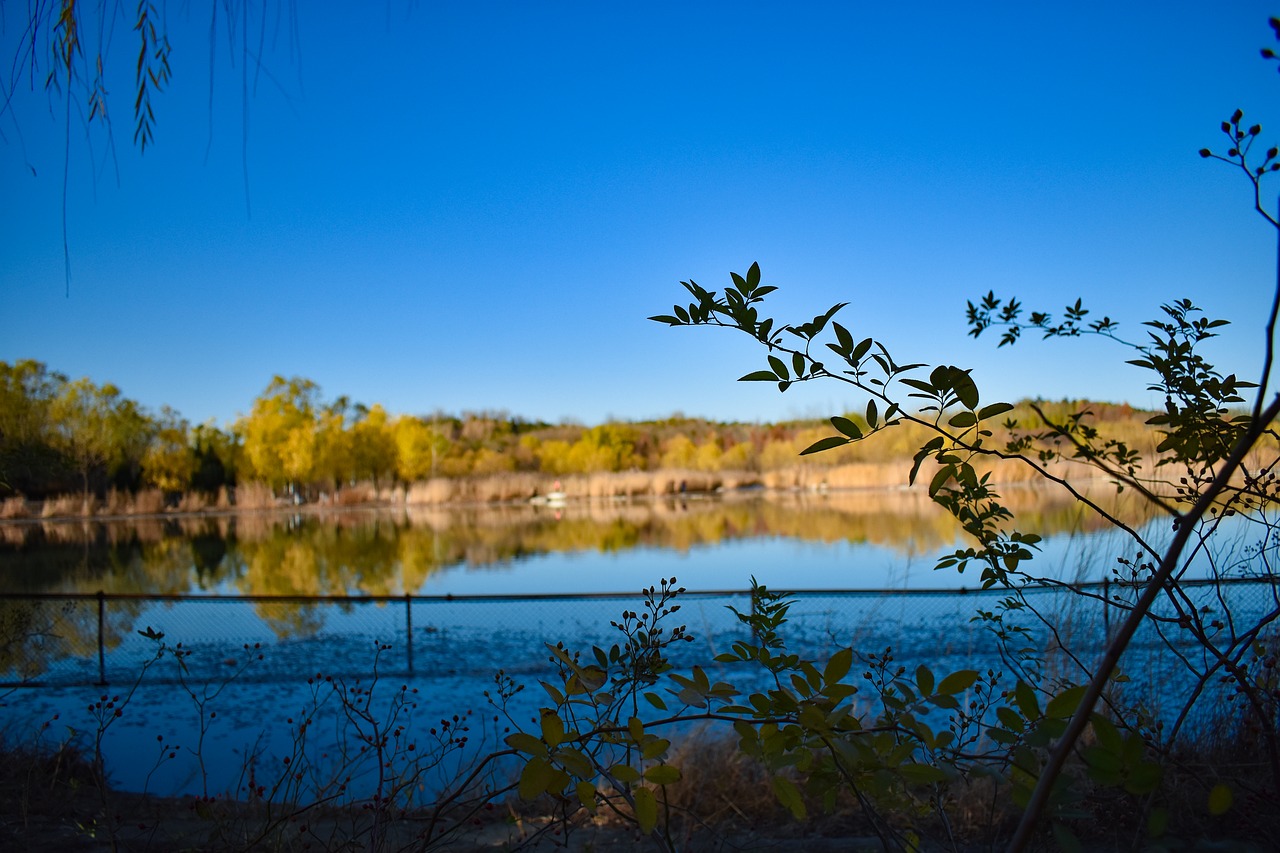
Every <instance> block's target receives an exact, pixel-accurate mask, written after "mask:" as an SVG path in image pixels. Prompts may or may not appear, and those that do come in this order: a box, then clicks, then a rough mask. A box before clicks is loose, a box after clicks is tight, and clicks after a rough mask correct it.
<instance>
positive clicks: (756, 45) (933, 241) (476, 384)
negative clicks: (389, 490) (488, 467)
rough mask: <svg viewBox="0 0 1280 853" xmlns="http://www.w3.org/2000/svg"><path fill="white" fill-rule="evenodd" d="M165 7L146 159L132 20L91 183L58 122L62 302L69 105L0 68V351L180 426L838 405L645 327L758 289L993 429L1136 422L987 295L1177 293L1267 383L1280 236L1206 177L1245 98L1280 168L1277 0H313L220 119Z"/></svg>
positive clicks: (769, 415)
mask: <svg viewBox="0 0 1280 853" xmlns="http://www.w3.org/2000/svg"><path fill="white" fill-rule="evenodd" d="M172 5H173V8H172V9H171V10H169V12H168V28H169V37H170V41H171V43H172V44H173V54H172V59H171V62H172V66H173V71H174V79H173V82H172V84H171V86H170V87H169V89H168V91H167V92H165V93H164V94H163V95H161V96H158V97H157V98H156V100H155V108H156V111H157V118H158V123H157V126H156V129H155V144H154V147H150V148H148V150H147V151H146V153H145V154H144V155H141V156H140V155H139V154H138V152H137V150H136V149H135V148H133V147H132V146H131V144H130V140H131V136H132V115H131V109H132V96H131V93H130V92H131V87H132V67H133V62H134V57H135V55H136V48H135V46H134V41H133V36H132V34H131V33H130V32H129V31H128V28H127V27H121V28H120V29H119V30H118V31H117V33H116V35H115V40H114V41H113V42H112V45H111V52H110V53H109V54H108V59H109V60H111V61H112V62H113V64H114V67H115V69H116V72H117V76H115V77H112V78H111V82H110V91H111V96H112V98H113V100H112V101H111V102H110V107H111V110H112V118H113V122H114V137H115V139H114V144H115V152H116V154H115V158H114V164H115V165H113V159H112V158H111V156H110V155H109V154H108V153H107V150H108V149H107V145H106V137H105V136H104V135H103V133H102V132H101V130H94V131H91V132H90V134H89V135H88V136H87V137H86V135H85V131H84V129H83V127H82V125H81V123H80V122H79V121H78V120H76V119H75V118H73V120H72V128H71V150H70V160H69V183H68V188H67V223H68V232H67V234H68V240H69V246H70V254H71V269H72V273H71V283H70V295H69V296H68V295H67V293H66V281H65V279H64V275H63V257H62V233H61V226H60V222H61V216H62V213H61V198H62V182H61V171H62V163H63V133H64V125H63V124H62V122H61V120H60V115H61V109H62V106H61V102H60V101H58V100H57V99H54V100H53V101H50V99H49V98H48V97H47V96H46V95H45V94H44V92H43V91H42V90H41V87H40V85H39V81H37V85H36V86H35V91H32V89H31V87H30V85H29V81H28V80H27V79H26V78H23V79H22V82H21V84H20V86H19V89H18V93H17V96H16V97H15V99H14V101H13V102H12V105H11V109H10V111H8V112H7V113H5V114H4V115H3V117H2V118H0V132H2V133H3V140H0V198H3V199H4V201H3V202H2V203H0V235H2V236H0V360H7V361H13V360H16V359H20V358H35V359H38V360H41V361H44V362H45V363H47V364H48V365H49V366H50V367H51V368H54V369H57V370H61V371H63V372H65V373H68V374H70V375H72V376H82V375H88V376H90V377H92V378H93V379H94V380H95V381H99V382H103V381H112V382H115V383H116V384H118V385H119V386H120V387H121V388H122V390H123V391H124V393H125V394H127V395H128V396H130V397H133V398H135V399H138V400H139V401H141V402H142V403H143V404H145V405H147V406H149V407H152V408H158V407H159V406H160V405H161V404H164V403H167V404H170V405H173V406H174V407H176V408H177V409H178V410H179V411H181V412H182V413H183V414H184V415H186V416H187V417H188V418H190V419H191V420H192V421H196V422H199V421H204V420H206V419H210V418H212V419H214V420H216V421H218V422H219V423H225V422H228V421H230V420H232V419H233V418H234V417H235V416H236V415H237V413H242V412H246V411H247V410H248V409H249V407H250V405H251V403H252V400H253V398H254V397H255V396H256V395H257V394H259V393H260V392H261V391H262V389H263V388H264V387H265V386H266V385H267V383H268V382H269V381H270V379H271V377H272V375H273V374H277V373H278V374H284V375H302V376H306V377H309V378H311V379H313V380H315V381H316V382H318V383H319V384H320V386H321V387H322V389H323V391H324V393H325V394H326V395H327V396H329V397H333V396H337V395H339V394H346V395H348V396H350V397H351V398H353V399H355V400H359V401H363V402H366V403H373V402H380V403H382V404H383V405H385V406H386V407H387V408H388V409H389V410H390V411H392V412H396V413H427V412H431V411H434V410H445V411H453V412H457V411H463V410H480V409H505V410H508V411H510V412H512V413H514V414H520V415H523V416H526V417H531V418H542V419H547V420H552V421H556V420H561V419H566V418H571V419H576V420H580V421H583V422H587V423H595V422H599V421H601V420H603V419H605V418H609V417H617V418H628V419H642V418H652V417H663V416H666V415H669V414H671V413H673V412H676V411H681V412H684V413H686V414H691V415H704V416H708V417H712V418H716V419H726V420H728V419H734V420H749V421H756V420H776V419H780V418H789V417H800V416H805V417H807V416H822V415H827V414H832V413H836V412H839V411H842V410H844V409H845V408H846V407H849V406H851V405H858V397H857V396H856V395H855V394H851V393H849V392H847V391H846V390H844V389H843V388H841V387H839V386H837V385H834V384H828V385H821V384H817V385H814V386H812V387H799V386H797V387H793V388H792V390H790V391H788V392H787V393H786V394H783V395H780V394H778V393H777V391H776V390H774V389H773V388H772V386H768V385H766V384H763V383H737V382H735V380H736V378H737V377H738V376H740V375H742V374H744V373H747V372H749V371H751V370H756V369H758V368H760V367H762V366H763V362H764V353H763V352H760V351H758V350H757V349H755V348H753V347H752V346H751V345H750V342H749V341H747V340H746V339H745V338H743V339H742V340H738V337H740V336H736V335H733V334H730V333H728V332H723V331H719V332H718V331H716V330H688V329H681V330H671V329H667V328H666V327H663V326H659V325H658V324H655V323H651V322H648V321H646V320H645V317H647V316H649V315H651V314H657V313H666V312H669V311H670V307H671V303H672V302H674V301H676V300H677V299H679V298H680V297H681V296H682V294H683V293H684V291H683V289H682V288H680V287H679V281H680V280H681V279H687V278H693V279H695V280H697V281H698V282H699V283H700V284H702V285H704V286H707V287H713V288H721V287H722V286H723V285H724V283H726V282H727V281H728V273H729V271H730V270H735V271H740V272H741V271H745V270H746V268H747V267H748V266H749V265H750V264H751V263H752V262H753V261H759V262H760V264H761V267H762V269H763V271H764V279H765V282H766V283H769V284H774V285H777V286H779V287H780V288H781V290H780V292H779V293H777V294H776V295H775V297H776V298H775V299H774V300H773V303H774V308H775V310H776V313H777V314H778V315H779V316H780V318H781V319H782V320H788V321H795V322H801V321H804V320H807V319H808V318H810V317H812V316H813V315H814V314H815V313H818V312H819V311H821V310H824V309H825V308H827V307H828V306H830V305H831V304H833V303H835V302H838V301H848V302H850V303H851V304H850V305H849V307H847V308H846V309H844V312H843V313H842V314H841V320H842V322H843V323H844V324H845V325H847V326H849V327H850V329H851V330H852V331H853V332H854V333H855V334H856V335H870V336H874V337H876V338H877V339H879V340H881V341H883V342H884V343H885V344H886V346H888V347H889V349H890V351H891V352H892V353H893V354H894V356H895V357H896V358H897V359H898V360H899V361H902V362H906V361H923V362H930V363H935V362H947V363H954V364H959V365H961V366H964V367H972V368H974V376H975V378H976V379H977V380H978V383H979V386H980V387H981V388H982V389H983V399H984V401H993V400H995V399H1016V398H1020V397H1025V396H1037V395H1038V396H1044V397H1049V398H1059V397H1064V396H1069V397H1081V396H1090V397H1094V398H1100V399H1108V400H1129V401H1131V402H1133V403H1135V404H1139V405H1150V404H1152V403H1154V402H1156V401H1155V400H1153V399H1152V397H1151V395H1150V394H1149V393H1148V392H1147V391H1146V390H1145V384H1146V383H1145V377H1144V376H1143V375H1142V374H1141V372H1140V371H1138V370H1136V369H1135V368H1129V367H1125V366H1123V364H1122V362H1123V360H1124V358H1125V357H1127V356H1126V354H1125V353H1124V352H1123V351H1121V350H1118V349H1117V348H1115V347H1114V346H1109V345H1107V344H1106V343H1105V342H1101V341H1051V342H1047V343H1044V344H1041V343H1039V342H1037V341H1031V340H1028V341H1026V342H1024V343H1022V344H1019V346H1018V347H1017V348H1015V349H1013V350H1012V351H1010V350H1009V349H1008V348H1005V349H1003V350H1000V351H997V350H996V349H995V341H994V340H991V341H987V340H985V339H984V340H981V341H976V342H975V341H973V339H971V338H968V337H966V334H965V326H964V305H965V301H966V300H967V299H970V298H974V297H976V296H978V295H980V294H982V293H985V292H986V291H987V290H989V289H994V290H995V291H996V292H997V293H999V294H1005V295H1015V294H1016V295H1018V296H1019V297H1020V298H1021V299H1022V300H1023V301H1024V302H1025V303H1026V304H1027V305H1028V306H1030V307H1034V308H1045V309H1049V310H1055V311H1060V309H1061V307H1062V305H1064V304H1066V303H1067V302H1070V301H1074V299H1075V298H1076V297H1077V296H1080V297H1083V298H1084V300H1085V302H1086V303H1087V304H1089V305H1091V306H1092V307H1093V308H1094V309H1095V311H1096V312H1097V313H1098V314H1102V313H1106V314H1109V315H1110V316H1111V317H1113V318H1115V319H1118V320H1120V321H1121V323H1122V330H1128V331H1129V332H1130V333H1131V334H1133V335H1134V336H1135V337H1137V336H1138V335H1139V334H1140V332H1139V324H1140V322H1141V321H1142V320H1145V319H1149V318H1151V317H1153V316H1155V313H1156V311H1157V310H1158V306H1159V304H1160V303H1161V302H1167V301H1169V300H1172V299H1174V298H1179V297H1182V296H1189V297H1191V298H1193V299H1194V300H1195V301H1196V302H1197V303H1198V304H1200V305H1202V306H1203V307H1205V308H1206V309H1208V310H1209V311H1210V313H1212V314H1214V315H1215V316H1220V317H1223V318H1225V319H1228V320H1231V321H1233V323H1234V325H1233V326H1232V327H1230V328H1229V330H1228V331H1227V332H1226V333H1225V334H1224V335H1223V336H1222V337H1221V338H1220V339H1219V340H1217V341H1215V342H1214V345H1213V347H1212V348H1211V349H1210V350H1209V351H1208V352H1209V354H1210V356H1211V358H1214V359H1216V361H1217V362H1218V364H1219V365H1220V366H1221V367H1223V368H1225V372H1231V371H1238V372H1240V373H1241V374H1242V375H1245V376H1252V375H1253V374H1254V373H1255V372H1256V370H1257V368H1258V366H1259V365H1260V363H1261V346H1262V322H1263V311H1264V309H1265V305H1266V302H1267V299H1268V295H1269V291H1270V289H1271V287H1272V286H1273V284H1274V274H1275V245H1276V238H1275V235H1274V234H1273V233H1271V232H1270V231H1269V229H1268V227H1267V226H1266V225H1265V223H1263V222H1262V220H1261V219H1259V218H1258V217H1257V216H1256V215H1255V214H1253V213H1252V212H1251V210H1250V198H1249V193H1248V187H1247V184H1246V183H1245V182H1244V181H1243V179H1242V178H1241V177H1240V176H1238V175H1233V174H1231V172H1230V171H1229V169H1228V168H1227V167H1225V166H1223V165H1222V164H1216V163H1211V162H1206V161H1203V160H1201V159H1200V158H1199V157H1198V156H1196V150H1197V149H1199V148H1200V147H1202V146H1205V145H1208V146H1211V147H1217V148H1222V147H1224V146H1222V145H1220V144H1219V140H1220V138H1221V137H1220V136H1219V133H1218V124H1219V122H1220V121H1221V120H1222V119H1223V118H1225V117H1227V116H1228V115H1229V114H1230V113H1231V111H1232V110H1234V109H1235V108H1237V107H1240V108H1242V109H1244V110H1245V112H1246V115H1247V117H1248V119H1249V120H1257V121H1260V122H1261V123H1262V124H1263V127H1264V133H1263V142H1265V143H1266V144H1268V145H1270V144H1271V143H1272V141H1273V140H1280V113H1278V112H1277V111H1276V110H1275V107H1276V101H1277V98H1276V96H1277V94H1278V93H1280V76H1278V75H1277V73H1276V66H1275V64H1268V63H1265V62H1263V61H1262V60H1261V59H1260V58H1259V57H1258V49H1259V48H1260V47H1262V46H1264V45H1267V44H1271V43H1272V41H1271V32H1270V30H1269V28H1268V27H1267V23H1266V21H1267V17H1268V15H1269V14H1274V13H1275V12H1276V10H1274V9H1270V8H1268V7H1267V6H1266V5H1264V4H1261V3H1255V2H1232V3H1219V4H1207V3H1182V2H1161V3H1154V2H1153V3H1125V4H1117V3H1114V2H1109V3H1092V2H1080V3H1073V4H1047V3H1026V2H1019V3H972V4H960V3H916V4H888V3H858V2H849V3H836V4H825V3H808V4H790V5H788V6H786V7H784V6H783V5H782V4H777V3H732V4H728V3H724V4H721V3H692V4H689V3H661V2H658V3H645V4H632V5H625V6H624V5H622V4H613V3H609V4H599V3H557V2H546V3H483V2H476V3H452V4H433V3H420V4H406V3H399V2H395V0H392V2H390V3H389V4H388V7H387V8H381V7H379V8H378V9H377V10H376V11H375V12H372V13H369V12H364V11H361V10H362V9H363V8H364V6H363V4H349V3H320V4H298V9H297V12H296V34H297V41H296V45H295V44H294V42H293V39H292V37H291V35H290V32H291V22H290V21H289V20H288V19H287V16H283V15H278V14H277V11H276V8H275V6H274V5H272V7H271V8H270V9H269V10H268V14H267V16H266V17H265V19H261V18H257V17H256V16H257V15H258V12H257V10H258V9H259V7H258V6H256V5H252V4H251V6H250V9H251V10H253V13H254V17H251V18H250V20H249V27H248V29H247V31H246V32H248V33H249V36H250V39H249V41H248V43H249V45H250V47H253V48H254V49H255V50H256V45H255V44H254V41H253V40H255V39H257V37H258V35H259V32H260V29H261V27H262V26H263V20H265V22H266V23H265V26H266V31H265V36H264V38H263V39H262V44H263V62H264V68H265V71H264V73H262V74H260V75H257V77H256V87H255V79H254V76H253V75H252V74H251V76H250V79H249V80H248V87H249V88H250V90H251V91H250V93H249V98H248V101H247V106H246V102H243V101H242V99H241V84H242V80H241V76H240V67H241V59H240V56H239V53H238V50H239V48H238V47H236V48H234V49H233V47H232V46H231V45H230V44H229V42H228V32H227V26H226V24H227V22H226V21H225V20H220V21H219V30H218V32H217V35H216V48H215V56H214V58H213V63H212V69H213V85H212V89H213V93H214V94H213V98H212V104H211V103H210V94H209V93H210V68H211V63H210V53H209V49H210V35H209V21H208V20H207V19H206V18H205V13H203V12H202V13H201V14H200V16H199V19H198V20H196V19H193V18H192V17H191V16H190V14H189V12H188V9H189V7H188V6H187V4H172ZM4 14H5V16H6V20H5V22H4V32H3V35H2V37H0V41H2V43H3V45H4V49H5V51H6V57H8V56H11V55H12V52H13V46H14V44H15V41H16V39H17V38H18V37H19V35H20V33H21V26H20V24H22V23H24V21H21V20H18V18H20V17H21V15H22V14H25V12H23V11H22V10H17V11H15V10H13V9H9V8H7V7H6V8H5V10H4ZM15 16H17V17H15ZM277 18H282V20H281V21H280V22H279V23H277ZM239 36H240V33H239V32H237V33H236V34H235V38H236V39H238V38H239ZM7 64H8V63H7V62H6V63H5V65H7ZM246 116H247V130H246V129H245V127H244V124H243V123H242V119H243V118H244V117H246ZM242 147H243V153H244V159H243V160H242ZM206 152H207V153H206ZM117 170H118V180H117V177H116V172H117ZM246 171H247V184H248V199H247V201H246V191H245V183H246V182H245V177H244V176H245V172H246ZM1274 188H1275V189H1280V183H1277V184H1276V185H1275V187H1274Z"/></svg>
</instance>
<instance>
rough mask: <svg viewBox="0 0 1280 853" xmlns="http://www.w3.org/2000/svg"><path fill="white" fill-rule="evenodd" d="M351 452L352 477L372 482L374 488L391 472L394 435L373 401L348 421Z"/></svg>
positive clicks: (377, 405)
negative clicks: (356, 416) (353, 418)
mask: <svg viewBox="0 0 1280 853" xmlns="http://www.w3.org/2000/svg"><path fill="white" fill-rule="evenodd" d="M351 455H352V461H353V468H354V473H355V476H356V478H357V479H362V480H363V479H368V480H371V481H373V487H374V489H375V490H376V489H377V488H378V486H379V484H380V483H384V482H386V481H387V480H389V479H391V478H392V477H393V476H394V475H395V471H396V455H397V446H396V436H395V432H394V431H393V429H392V427H391V424H390V423H389V422H388V420H387V411H386V409H384V408H382V406H381V405H380V404H378V403H374V404H373V406H372V407H371V408H369V409H366V410H365V411H364V412H363V414H362V416H361V417H359V418H358V419H357V420H356V422H355V423H354V424H352V426H351Z"/></svg>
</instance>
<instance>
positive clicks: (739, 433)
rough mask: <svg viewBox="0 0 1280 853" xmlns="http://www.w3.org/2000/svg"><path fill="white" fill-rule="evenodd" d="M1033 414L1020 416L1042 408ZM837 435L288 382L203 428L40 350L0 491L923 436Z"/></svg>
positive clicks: (732, 464)
mask: <svg viewBox="0 0 1280 853" xmlns="http://www.w3.org/2000/svg"><path fill="white" fill-rule="evenodd" d="M1044 405H1050V406H1051V407H1052V405H1053V404H1041V408H1043V406H1044ZM1058 405H1060V406H1062V407H1064V408H1067V407H1074V406H1076V405H1077V404H1076V403H1075V402H1073V401H1063V402H1062V403H1061V404H1058ZM1090 405H1091V406H1092V408H1093V410H1094V411H1095V414H1097V415H1098V416H1099V417H1100V418H1102V419H1103V420H1106V421H1108V422H1111V423H1114V424H1116V425H1117V426H1119V427H1122V428H1123V427H1127V428H1128V429H1130V430H1131V431H1133V432H1134V434H1135V436H1138V435H1141V434H1143V433H1144V432H1146V427H1144V426H1143V421H1144V420H1145V415H1144V413H1142V412H1138V411H1135V410H1133V409H1131V408H1130V407H1128V406H1115V405H1110V404H1096V403H1095V404H1090ZM1022 414H1023V415H1024V417H1023V418H1022V423H1023V424H1025V423H1027V417H1034V416H1035V415H1034V414H1033V413H1032V412H1030V411H1029V410H1028V411H1026V412H1023V413H1022ZM859 417H860V416H858V415H855V414H851V415H850V418H853V419H855V420H857V419H858V418H859ZM827 431H828V429H827V425H826V422H825V421H817V420H811V421H810V420H797V421H788V422H782V423H740V422H735V423H723V422H715V421H710V420H706V419H703V418H692V417H685V416H683V415H678V414H677V415H673V416H672V417H670V418H666V419H662V420H653V421H638V422H622V421H613V422H608V423H604V424H600V425H596V426H585V425H581V424H573V423H560V424H550V423H546V422H541V421H531V420H527V419H524V418H521V417H518V416H512V415H509V414H507V413H504V412H478V413H477V412H467V413H463V414H460V415H458V414H445V413H436V414H431V415H394V416H393V415H392V414H390V413H388V412H387V411H386V409H385V408H383V406H381V405H379V404H377V403H375V404H373V405H364V404H362V403H359V402H353V401H352V400H351V398H349V397H347V396H345V395H344V396H338V397H336V398H334V399H326V398H325V397H324V395H323V394H322V392H321V389H320V387H319V386H318V385H317V384H316V383H315V382H313V381H311V380H309V379H305V378H302V377H292V378H285V377H282V376H276V377H274V378H273V379H272V380H271V382H270V383H269V384H268V385H267V387H266V388H265V389H264V390H263V392H262V393H261V394H259V395H258V397H256V398H255V399H254V400H253V402H252V405H251V407H250V409H249V413H248V414H247V415H243V416H241V417H239V418H238V419H237V420H235V421H234V422H232V423H230V424H228V425H225V426H219V425H217V424H215V423H213V422H208V423H203V424H195V425H192V424H191V423H190V422H189V421H188V420H187V419H185V418H184V417H182V415H181V414H180V413H179V412H177V411H176V410H174V409H172V408H170V407H169V406H162V407H161V408H160V410H159V412H152V411H149V410H148V409H147V408H146V407H144V406H142V405H140V404H139V403H138V402H136V401H135V400H132V399H130V398H128V397H126V396H125V395H124V394H123V393H122V391H121V390H120V389H119V388H118V387H117V386H115V385H114V384H112V383H109V382H108V383H104V384H101V385H99V384H96V383H95V382H93V381H92V380H91V379H89V378H88V377H85V378H81V379H76V380H72V379H70V378H69V377H68V376H66V375H65V374H63V373H60V372H57V371H54V370H50V369H49V368H48V367H47V366H46V365H45V364H43V363H41V362H39V361H35V360H30V359H28V360H22V361H17V362H15V363H13V364H10V363H7V362H2V361H0V498H3V497H12V496H22V497H25V498H29V499H36V500H39V499H45V498H49V497H51V496H55V495H66V494H79V495H81V496H82V497H83V499H84V501H85V502H86V504H87V503H88V501H89V500H90V499H91V498H95V497H101V496H103V495H104V494H105V493H107V492H108V491H111V490H116V491H119V492H132V493H136V492H138V491H140V490H143V489H157V490H160V491H162V492H164V493H166V494H169V495H171V496H173V495H178V494H182V493H186V492H204V493H209V494H213V493H217V492H218V491H219V490H222V489H231V488H234V487H235V486H236V485H237V484H242V483H248V482H254V483H261V484H264V485H265V486H267V487H269V488H270V489H271V491H272V493H274V494H276V495H296V496H298V497H299V498H304V499H311V498H315V497H316V496H317V495H320V494H333V493H336V492H339V491H341V490H342V489H344V488H346V487H349V486H351V485H353V484H356V483H371V484H372V485H373V486H374V489H375V491H376V490H378V489H380V488H383V487H385V486H390V485H394V484H410V483H415V482H420V481H423V480H429V479H431V478H436V477H441V478H463V477H473V476H492V475H502V474H505V473H515V472H532V473H537V474H543V475H547V476H551V477H560V476H570V475H577V474H597V473H606V472H619V471H658V470H688V471H701V472H720V471H744V472H766V471H773V470H779V469H783V468H786V467H788V466H795V465H799V464H806V465H816V466H820V467H822V466H826V467H831V466H836V465H840V464H847V463H855V462H860V461H877V460H884V459H886V458H895V457H908V456H910V454H911V451H912V447H913V439H914V438H915V436H913V435H910V434H909V433H910V432H911V430H910V429H909V428H903V430H902V434H901V435H900V436H898V440H897V441H887V442H880V443H879V444H880V446H879V447H878V448H877V450H876V456H875V457H874V459H873V458H872V457H868V456H866V455H865V451H863V449H862V448H861V446H851V447H849V448H845V449H841V452H836V453H827V454H821V455H819V456H816V457H808V456H806V457H803V458H802V457H800V455H799V454H800V451H801V450H803V449H804V448H805V447H807V446H809V445H810V444H812V443H813V441H815V440H817V438H819V437H821V436H822V435H824V434H826V432H827Z"/></svg>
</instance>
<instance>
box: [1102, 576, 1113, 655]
mask: <svg viewBox="0 0 1280 853" xmlns="http://www.w3.org/2000/svg"><path fill="white" fill-rule="evenodd" d="M1102 600H1103V601H1104V602H1105V604H1103V606H1102V630H1103V634H1102V636H1103V637H1104V638H1106V642H1107V645H1108V646H1109V645H1111V578H1109V577H1104V578H1103V579H1102Z"/></svg>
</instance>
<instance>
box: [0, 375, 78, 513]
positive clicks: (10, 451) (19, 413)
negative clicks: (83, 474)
mask: <svg viewBox="0 0 1280 853" xmlns="http://www.w3.org/2000/svg"><path fill="white" fill-rule="evenodd" d="M66 383H67V377H66V376H64V375H63V374H61V373H51V372H49V370H48V368H46V367H45V365H44V364H42V363H40V362H38V361H33V360H31V359H26V360H23V361H18V362H15V363H14V364H9V363H8V362H3V361H0V493H3V492H11V493H14V492H16V493H22V494H28V495H30V494H32V493H40V494H43V493H44V492H45V491H46V490H47V489H48V488H49V487H50V486H55V485H56V484H57V483H58V482H59V481H60V480H61V479H62V477H63V476H64V474H65V469H66V464H65V460H64V458H63V456H62V454H61V452H60V451H59V449H58V448H57V447H56V446H55V444H54V430H53V421H52V418H53V415H52V407H53V401H54V400H55V399H56V398H57V397H58V395H59V393H60V392H61V389H62V387H63V386H64V385H66Z"/></svg>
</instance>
